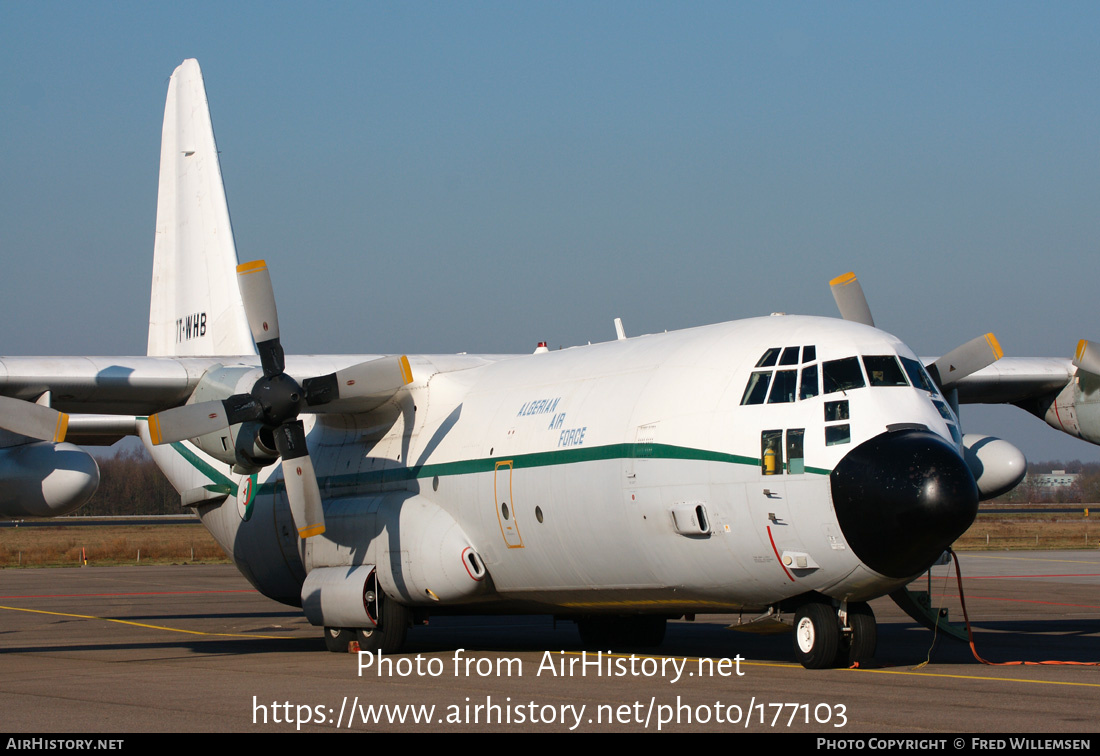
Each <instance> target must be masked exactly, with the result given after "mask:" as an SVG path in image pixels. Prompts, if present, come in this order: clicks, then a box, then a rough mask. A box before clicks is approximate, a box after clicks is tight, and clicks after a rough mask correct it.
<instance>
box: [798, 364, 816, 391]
mask: <svg viewBox="0 0 1100 756" xmlns="http://www.w3.org/2000/svg"><path fill="white" fill-rule="evenodd" d="M815 396H817V365H807V366H806V367H804V368H802V387H801V388H800V389H799V390H798V398H799V399H810V398H811V397H815Z"/></svg>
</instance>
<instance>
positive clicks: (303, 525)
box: [149, 260, 412, 538]
mask: <svg viewBox="0 0 1100 756" xmlns="http://www.w3.org/2000/svg"><path fill="white" fill-rule="evenodd" d="M237 284H238V287H239V288H240V291H241V299H242V300H243V301H244V309H245V316H246V317H247V319H248V326H249V329H250V330H251V331H252V338H253V340H254V341H255V342H256V350H257V351H258V352H259V355H260V365H261V367H262V370H263V375H262V376H261V377H260V378H258V379H257V380H256V382H255V383H254V384H253V386H252V390H251V391H250V392H249V393H247V394H234V395H232V396H230V397H229V398H227V399H224V400H220V401H219V400H214V401H207V402H198V403H196V404H185V405H184V406H182V407H175V408H173V409H169V410H165V411H163V412H158V413H156V414H155V415H150V417H149V435H150V438H151V440H152V442H153V443H154V444H168V443H172V442H175V441H182V440H184V439H187V438H196V437H198V436H204V435H206V434H208V433H217V432H219V431H223V430H226V429H228V428H229V427H230V426H232V425H236V424H237V423H243V422H247V421H256V422H259V423H261V424H262V425H263V427H264V428H265V429H267V430H269V431H271V433H272V435H273V436H274V440H275V448H276V449H277V451H278V452H279V457H280V458H281V459H282V467H283V479H284V481H285V483H286V492H287V499H288V500H289V501H290V510H291V515H292V516H293V517H294V524H295V527H297V528H298V535H299V536H301V537H302V538H309V537H311V536H315V535H319V534H321V533H323V532H325V515H324V511H323V509H322V507H321V492H320V489H319V487H318V485H317V475H316V473H315V471H314V469H313V462H312V461H311V460H310V457H309V450H308V449H307V448H306V434H305V427H304V426H303V424H302V421H301V420H299V419H298V415H299V414H300V413H301V412H303V411H304V412H310V413H318V412H325V411H337V412H346V411H348V403H349V401H352V402H355V404H354V407H355V409H356V410H358V411H365V410H368V409H371V408H373V407H376V406H378V405H380V404H382V402H384V401H385V400H386V399H388V398H389V397H391V396H393V394H394V393H396V392H397V390H399V389H400V388H401V387H403V386H405V385H407V384H409V383H411V382H412V370H411V369H410V367H409V360H408V358H407V357H405V356H404V355H402V356H400V357H381V358H378V359H375V360H369V361H367V362H361V363H359V364H357V365H352V366H350V367H347V368H344V369H343V370H338V371H336V372H335V373H329V374H328V375H322V376H317V377H314V378H307V379H306V380H304V381H302V383H301V385H299V384H298V382H297V381H296V380H294V378H292V377H291V376H289V375H287V374H286V373H285V372H284V368H285V356H284V353H283V347H282V344H281V343H280V342H279V316H278V313H277V311H276V308H275V292H274V289H273V288H272V286H271V274H270V273H269V272H268V269H267V264H266V263H265V262H264V261H263V260H256V261H254V262H249V263H243V264H241V265H238V266H237ZM337 400H341V402H340V403H337ZM303 402H304V403H305V407H303ZM325 405H333V406H332V407H325Z"/></svg>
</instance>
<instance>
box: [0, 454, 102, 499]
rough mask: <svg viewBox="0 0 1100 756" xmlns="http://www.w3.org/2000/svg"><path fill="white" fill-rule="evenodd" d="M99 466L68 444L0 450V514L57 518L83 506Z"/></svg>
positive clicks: (96, 483) (93, 488) (92, 489)
mask: <svg viewBox="0 0 1100 756" xmlns="http://www.w3.org/2000/svg"><path fill="white" fill-rule="evenodd" d="M98 487H99V467H98V466H97V465H96V463H95V460H94V459H92V456H91V455H90V454H88V452H86V451H84V450H83V449H81V448H80V447H79V446H75V445H73V444H70V443H64V442H62V443H59V444H55V443H50V442H48V441H39V442H34V443H29V444H20V445H18V446H9V447H7V448H4V449H0V515H3V516H5V517H57V516H59V515H64V514H68V513H70V512H72V511H74V510H77V509H79V508H80V507H82V506H84V504H85V503H86V502H87V501H88V499H90V498H92V494H94V493H95V491H96V488H98Z"/></svg>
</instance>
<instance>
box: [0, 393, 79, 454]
mask: <svg viewBox="0 0 1100 756" xmlns="http://www.w3.org/2000/svg"><path fill="white" fill-rule="evenodd" d="M68 426H69V416H68V415H66V414H65V413H64V412H58V411H57V410H55V409H53V408H52V407H46V406H44V405H41V404H35V403H34V402H25V401H23V400H22V399H12V398H11V397H8V396H0V428H3V429H4V430H6V431H11V432H12V433H18V434H19V435H21V436H29V437H30V438H37V439H38V440H39V441H51V442H53V443H55V444H59V443H61V442H62V441H64V440H65V431H66V429H67V428H68Z"/></svg>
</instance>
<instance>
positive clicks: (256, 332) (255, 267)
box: [237, 260, 285, 378]
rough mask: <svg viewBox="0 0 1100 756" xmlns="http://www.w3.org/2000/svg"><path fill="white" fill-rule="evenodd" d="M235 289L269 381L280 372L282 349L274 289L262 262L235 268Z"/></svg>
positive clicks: (257, 261) (242, 264)
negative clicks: (237, 289)
mask: <svg viewBox="0 0 1100 756" xmlns="http://www.w3.org/2000/svg"><path fill="white" fill-rule="evenodd" d="M237 286H238V287H239V288H240V290H241V299H242V300H243V301H244V312H245V316H246V317H247V318H248V328H249V330H251V331H252V340H253V341H255V342H256V349H257V351H259V353H260V362H261V364H262V365H263V369H264V375H265V376H267V377H268V378H270V377H271V376H273V375H279V374H280V373H282V372H283V369H284V367H285V362H284V358H283V347H282V345H281V344H280V343H279V313H278V312H277V311H276V309H275V290H274V288H272V286H271V273H270V272H269V271H268V269H267V263H266V262H264V261H263V260H253V261H252V262H247V263H241V264H240V265H238V266H237Z"/></svg>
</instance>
